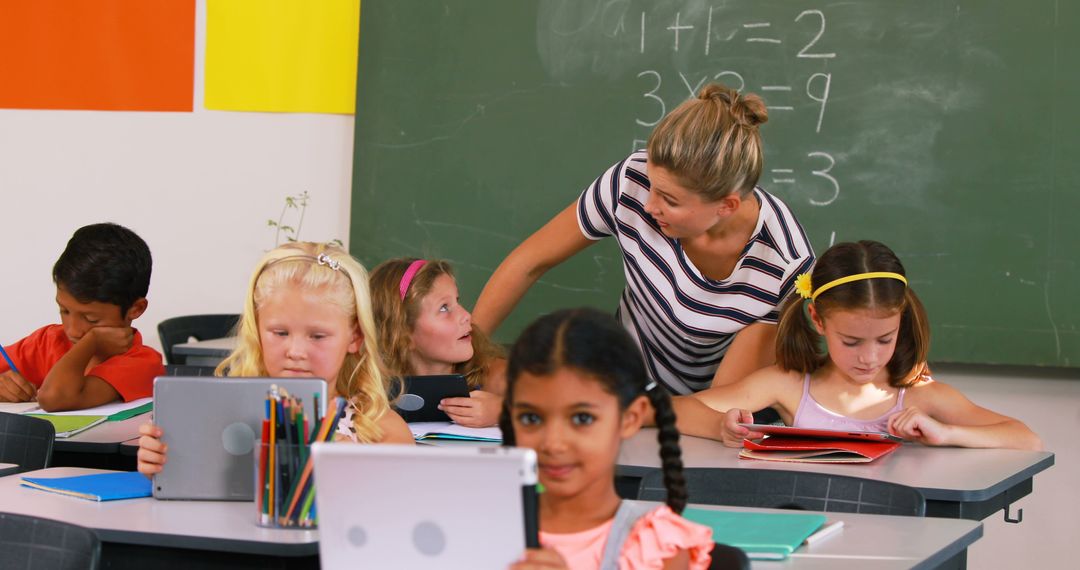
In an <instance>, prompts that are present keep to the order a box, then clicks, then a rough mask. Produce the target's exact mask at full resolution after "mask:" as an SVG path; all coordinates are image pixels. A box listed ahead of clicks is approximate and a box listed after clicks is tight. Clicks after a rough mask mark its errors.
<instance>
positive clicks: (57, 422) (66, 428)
mask: <svg viewBox="0 0 1080 570" xmlns="http://www.w3.org/2000/svg"><path fill="white" fill-rule="evenodd" d="M26 415H28V416H31V417H34V418H41V419H43V420H47V421H49V422H51V423H52V425H53V427H54V428H55V429H56V437H59V438H65V437H71V436H73V435H75V434H77V433H79V432H83V431H86V430H88V429H90V428H92V427H94V426H96V425H98V424H100V423H102V422H104V421H105V420H107V419H108V417H109V416H58V415H53V414H26Z"/></svg>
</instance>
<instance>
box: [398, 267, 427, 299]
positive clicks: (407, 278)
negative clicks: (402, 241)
mask: <svg viewBox="0 0 1080 570" xmlns="http://www.w3.org/2000/svg"><path fill="white" fill-rule="evenodd" d="M425 263H427V261H425V260H423V259H417V260H416V261H414V262H412V263H410V264H409V268H408V269H406V270H405V274H404V275H402V276H401V283H399V284H398V292H399V293H401V300H402V301H404V300H405V294H406V293H408V292H409V284H411V283H412V280H413V277H416V274H417V272H419V271H420V268H421V267H423V266H424V264H425Z"/></svg>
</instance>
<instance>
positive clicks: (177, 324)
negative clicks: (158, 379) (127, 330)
mask: <svg viewBox="0 0 1080 570" xmlns="http://www.w3.org/2000/svg"><path fill="white" fill-rule="evenodd" d="M238 320H240V315H187V316H183V317H173V318H171V319H165V320H164V321H161V322H160V323H158V326H157V331H158V338H159V339H161V349H162V351H163V352H164V353H165V363H166V364H184V363H185V360H186V359H183V358H182V357H181V358H177V357H176V356H175V355H174V354H173V350H172V348H173V346H174V345H177V344H182V343H185V342H188V341H189V340H191V339H192V338H194V339H195V340H209V339H212V338H222V337H226V336H229V335H230V334H231V333H232V330H233V328H234V327H235V326H236V322H237V321H238Z"/></svg>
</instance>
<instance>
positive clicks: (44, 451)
mask: <svg viewBox="0 0 1080 570" xmlns="http://www.w3.org/2000/svg"><path fill="white" fill-rule="evenodd" d="M54 439H56V429H55V428H54V427H53V425H52V423H51V422H48V421H45V420H43V419H40V418H32V417H30V416H23V415H19V414H8V413H3V412H0V463H14V464H15V465H18V466H19V470H18V471H16V473H22V472H24V471H34V470H35V469H44V468H46V467H48V466H49V461H50V460H52V449H53V440H54ZM2 566H3V565H0V567H2Z"/></svg>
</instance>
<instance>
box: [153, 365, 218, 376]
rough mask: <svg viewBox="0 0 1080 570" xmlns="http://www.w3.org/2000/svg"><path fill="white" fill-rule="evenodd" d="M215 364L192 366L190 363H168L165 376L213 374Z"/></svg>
mask: <svg viewBox="0 0 1080 570" xmlns="http://www.w3.org/2000/svg"><path fill="white" fill-rule="evenodd" d="M213 375H214V367H213V366H191V365H189V364H166V365H165V376H213Z"/></svg>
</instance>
